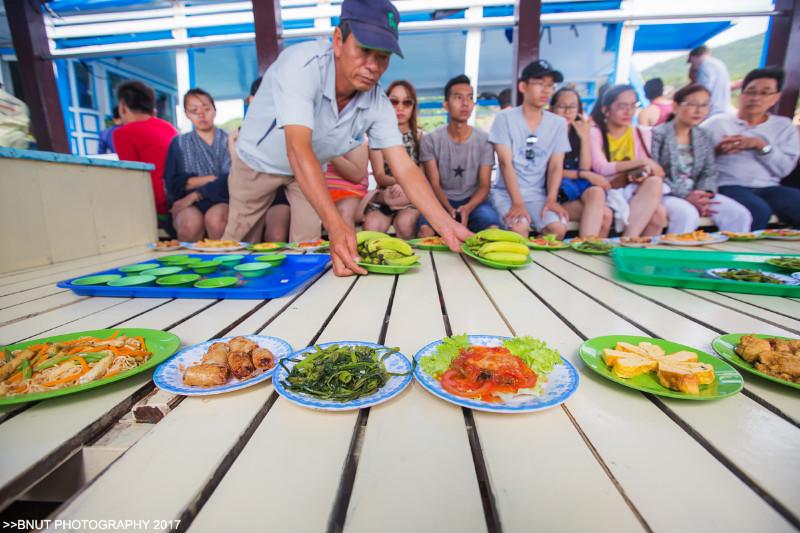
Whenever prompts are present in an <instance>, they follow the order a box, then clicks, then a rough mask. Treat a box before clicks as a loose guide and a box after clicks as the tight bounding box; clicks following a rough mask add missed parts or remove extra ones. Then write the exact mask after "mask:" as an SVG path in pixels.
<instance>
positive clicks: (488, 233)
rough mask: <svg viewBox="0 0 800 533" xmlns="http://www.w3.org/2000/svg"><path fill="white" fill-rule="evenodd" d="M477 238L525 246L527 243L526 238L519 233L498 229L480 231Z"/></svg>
mask: <svg viewBox="0 0 800 533" xmlns="http://www.w3.org/2000/svg"><path fill="white" fill-rule="evenodd" d="M475 236H476V237H478V238H479V239H483V240H484V241H506V242H518V243H520V244H525V242H526V241H525V237H523V236H522V235H520V234H519V233H516V232H513V231H508V230H504V229H497V228H492V229H485V230H483V231H479V232H478V233H476V234H475Z"/></svg>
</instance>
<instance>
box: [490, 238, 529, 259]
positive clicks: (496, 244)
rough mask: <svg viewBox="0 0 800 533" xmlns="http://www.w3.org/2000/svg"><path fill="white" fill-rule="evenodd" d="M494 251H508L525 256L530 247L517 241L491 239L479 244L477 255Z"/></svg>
mask: <svg viewBox="0 0 800 533" xmlns="http://www.w3.org/2000/svg"><path fill="white" fill-rule="evenodd" d="M494 252H508V253H513V254H520V255H524V256H527V255H528V254H529V253H530V249H529V248H528V247H527V246H526V245H524V244H520V243H518V242H507V241H492V242H489V243H486V244H484V245H483V246H481V248H480V250H478V255H479V256H481V257H485V256H486V254H490V253H494Z"/></svg>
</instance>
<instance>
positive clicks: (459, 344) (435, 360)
mask: <svg viewBox="0 0 800 533" xmlns="http://www.w3.org/2000/svg"><path fill="white" fill-rule="evenodd" d="M468 347H469V339H468V337H467V335H466V334H463V335H453V336H452V337H445V338H444V339H442V343H441V344H440V345H439V346H437V347H436V352H434V353H432V354H431V355H428V356H425V357H423V358H422V359H421V360H420V362H419V364H420V366H421V367H422V370H424V371H425V373H426V374H428V375H429V376H433V377H435V378H436V379H439V376H441V375H442V374H444V373H445V372H446V371H447V369H448V368H450V363H452V362H453V359H455V358H456V357H458V354H459V353H461V350H462V349H464V348H468Z"/></svg>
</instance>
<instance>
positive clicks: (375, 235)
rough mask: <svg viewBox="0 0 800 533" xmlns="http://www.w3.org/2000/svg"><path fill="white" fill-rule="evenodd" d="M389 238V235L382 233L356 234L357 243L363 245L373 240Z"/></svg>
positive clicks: (365, 232) (360, 232) (367, 232)
mask: <svg viewBox="0 0 800 533" xmlns="http://www.w3.org/2000/svg"><path fill="white" fill-rule="evenodd" d="M387 237H389V236H388V235H387V234H385V233H382V232H380V231H366V230H365V231H359V232H358V233H356V242H357V243H358V244H363V243H365V242H367V241H370V240H372V239H385V238H387Z"/></svg>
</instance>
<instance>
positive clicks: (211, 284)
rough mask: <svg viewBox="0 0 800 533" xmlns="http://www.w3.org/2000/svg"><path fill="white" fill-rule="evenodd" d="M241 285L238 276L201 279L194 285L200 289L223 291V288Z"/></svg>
mask: <svg viewBox="0 0 800 533" xmlns="http://www.w3.org/2000/svg"><path fill="white" fill-rule="evenodd" d="M237 283H239V278H237V277H236V276H224V277H220V278H208V279H201V280H200V281H198V282H197V283H195V284H194V286H195V287H197V288H198V289H222V288H223V287H233V286H235V285H236V284H237Z"/></svg>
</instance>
